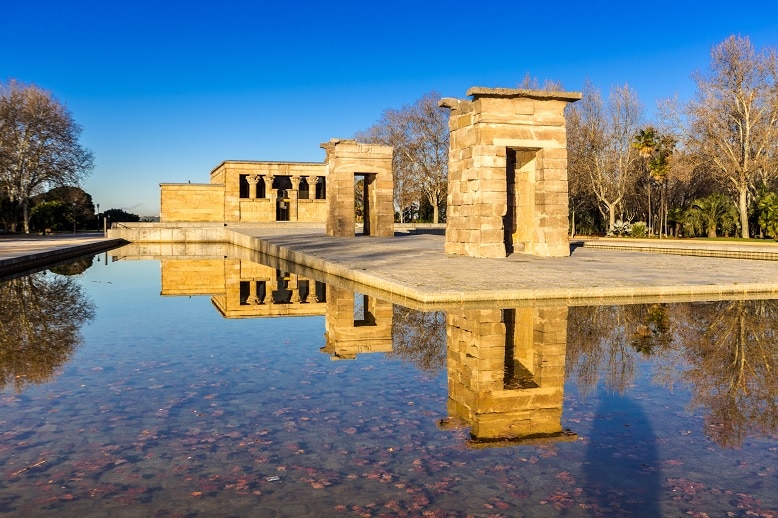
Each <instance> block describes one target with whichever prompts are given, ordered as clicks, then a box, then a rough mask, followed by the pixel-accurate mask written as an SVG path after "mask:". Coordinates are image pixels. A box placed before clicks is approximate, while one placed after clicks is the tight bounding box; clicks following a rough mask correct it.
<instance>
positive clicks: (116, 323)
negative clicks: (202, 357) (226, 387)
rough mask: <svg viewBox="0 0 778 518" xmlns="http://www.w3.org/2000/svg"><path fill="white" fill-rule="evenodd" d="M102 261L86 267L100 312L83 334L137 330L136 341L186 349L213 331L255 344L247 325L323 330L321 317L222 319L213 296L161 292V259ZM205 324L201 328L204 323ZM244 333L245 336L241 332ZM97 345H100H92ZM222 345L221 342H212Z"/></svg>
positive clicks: (274, 329)
mask: <svg viewBox="0 0 778 518" xmlns="http://www.w3.org/2000/svg"><path fill="white" fill-rule="evenodd" d="M98 258H99V259H100V262H99V264H97V263H96V264H94V265H93V266H92V268H90V269H89V270H88V276H87V277H86V278H85V279H84V287H85V289H86V291H87V293H88V295H89V296H90V297H91V298H92V300H93V301H94V302H95V305H96V306H97V316H96V318H95V319H94V321H93V322H92V323H91V324H90V325H89V326H88V327H89V328H88V329H85V330H84V334H85V336H89V335H90V334H92V333H94V334H95V335H97V336H100V335H103V336H117V335H125V336H127V335H131V334H137V335H138V337H137V340H136V341H137V345H138V346H139V347H141V346H142V347H143V348H144V349H145V348H147V343H157V342H164V343H165V347H175V348H181V349H182V350H184V351H185V350H186V349H187V348H188V347H190V346H193V345H195V344H199V342H201V341H202V339H203V338H204V337H205V336H206V335H205V334H204V333H203V328H205V329H207V330H208V331H209V332H213V333H220V332H224V333H227V334H230V333H238V334H239V335H240V338H239V339H241V340H244V341H245V342H246V343H247V344H249V343H251V341H252V336H251V334H250V333H251V331H249V330H243V328H245V327H250V328H254V327H261V328H262V330H267V331H268V332H271V333H276V332H280V331H282V330H285V329H288V330H289V331H294V332H295V333H300V332H303V333H305V332H309V331H311V330H313V329H317V334H318V335H321V334H322V333H323V331H322V330H321V329H322V328H323V318H322V317H305V318H297V319H294V320H291V321H290V320H286V319H279V318H271V319H264V320H263V319H250V320H247V321H243V322H240V321H238V320H230V319H225V318H223V317H222V316H221V315H220V314H219V312H218V311H217V310H216V309H215V308H214V307H213V305H212V304H211V298H210V296H192V297H188V296H184V297H162V296H160V291H161V284H160V282H161V281H160V263H159V261H128V260H125V261H118V262H114V263H112V262H111V259H110V257H109V258H108V263H107V265H106V264H105V261H104V260H103V256H98ZM201 326H202V327H201ZM241 333H245V336H243V335H241ZM93 345H96V346H99V344H98V343H96V344H93ZM212 345H213V346H215V347H218V344H212ZM149 352H152V353H153V348H150V349H149Z"/></svg>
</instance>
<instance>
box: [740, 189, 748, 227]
mask: <svg viewBox="0 0 778 518" xmlns="http://www.w3.org/2000/svg"><path fill="white" fill-rule="evenodd" d="M738 190H739V191H740V192H739V193H738V194H739V197H738V210H739V211H740V237H742V238H743V239H748V237H749V233H748V187H744V186H741V187H740V188H739V189H738Z"/></svg>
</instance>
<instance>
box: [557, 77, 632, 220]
mask: <svg viewBox="0 0 778 518" xmlns="http://www.w3.org/2000/svg"><path fill="white" fill-rule="evenodd" d="M642 112H643V110H642V106H641V104H640V100H639V99H638V96H637V94H636V93H635V92H634V91H632V90H631V89H630V88H629V86H628V85H624V86H616V87H613V88H612V89H611V93H610V96H609V97H608V102H607V103H605V102H604V101H603V100H602V97H601V96H600V92H599V90H597V88H595V87H594V86H593V85H592V84H591V83H588V82H587V84H586V85H585V87H584V95H583V100H582V101H581V102H579V103H576V104H575V105H572V106H570V108H569V110H568V112H567V135H568V146H567V150H568V163H569V165H568V169H569V172H570V176H571V177H573V176H575V175H583V176H584V177H586V178H588V180H589V182H590V185H591V189H592V192H593V193H594V194H595V196H596V197H597V200H598V201H599V208H600V212H602V215H603V217H604V218H606V219H607V220H608V229H609V230H610V229H612V228H613V227H614V224H615V222H616V214H617V212H618V211H619V210H620V209H622V210H623V207H622V206H621V205H622V202H623V200H624V197H625V196H626V194H627V192H628V190H629V189H631V188H633V186H634V182H635V176H636V174H637V172H638V168H637V167H636V165H637V162H638V158H639V154H638V151H637V150H636V149H635V147H634V146H633V145H632V141H633V138H634V136H635V135H636V134H637V132H638V130H639V128H640V124H641V120H642Z"/></svg>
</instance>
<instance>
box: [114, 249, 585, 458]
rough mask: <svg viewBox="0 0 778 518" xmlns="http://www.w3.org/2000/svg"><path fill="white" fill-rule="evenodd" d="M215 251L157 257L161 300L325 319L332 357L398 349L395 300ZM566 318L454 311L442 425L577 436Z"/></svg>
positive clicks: (555, 311)
mask: <svg viewBox="0 0 778 518" xmlns="http://www.w3.org/2000/svg"><path fill="white" fill-rule="evenodd" d="M216 252H220V251H218V250H212V251H209V253H208V255H201V256H195V257H192V256H189V257H186V256H175V257H174V256H168V257H165V256H162V257H161V258H159V257H158V258H159V259H160V260H161V266H162V295H170V296H181V295H184V296H187V295H188V296H194V295H210V296H211V301H212V303H213V305H214V306H215V307H216V308H217V309H218V310H219V312H220V313H221V314H222V315H223V316H224V317H226V318H251V317H278V316H315V315H324V316H325V324H324V325H325V339H326V343H325V345H324V347H322V348H321V351H322V352H324V353H327V354H329V355H330V356H331V357H332V359H353V358H356V357H357V355H358V354H365V353H373V352H390V351H392V326H393V321H394V316H393V315H394V310H393V305H392V303H391V302H386V301H383V300H379V299H377V298H375V297H373V296H368V295H364V294H359V293H354V291H352V290H350V289H345V288H339V287H336V286H333V285H331V284H330V285H325V284H324V283H323V282H321V281H317V280H314V279H311V278H308V277H304V276H302V275H297V274H294V273H290V272H287V271H284V270H282V269H277V268H275V267H271V266H266V265H263V264H260V263H257V262H254V261H252V260H249V259H235V258H227V257H225V256H224V255H221V254H217V253H216ZM139 256H140V254H139ZM125 257H128V256H125ZM567 314H568V308H567V307H564V306H563V307H547V308H511V309H476V310H464V311H461V310H460V311H450V312H448V313H447V316H446V340H447V370H448V392H449V400H448V414H449V416H450V417H451V419H450V420H443V421H442V424H443V423H463V424H464V425H466V426H469V427H470V433H471V436H472V438H473V443H474V444H477V443H490V442H494V441H519V440H523V439H532V438H548V437H555V438H569V437H573V436H574V434H571V433H570V432H567V431H565V430H563V429H562V425H561V417H562V404H563V399H564V379H565V347H566V339H567ZM412 332H414V331H413V330H411V333H412ZM406 334H407V333H406Z"/></svg>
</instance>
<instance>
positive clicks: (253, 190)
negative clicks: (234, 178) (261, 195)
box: [246, 174, 259, 200]
mask: <svg viewBox="0 0 778 518" xmlns="http://www.w3.org/2000/svg"><path fill="white" fill-rule="evenodd" d="M246 181H247V182H248V183H249V198H250V199H252V200H253V199H256V197H257V184H258V183H259V175H256V174H252V175H249V176H247V177H246Z"/></svg>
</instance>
